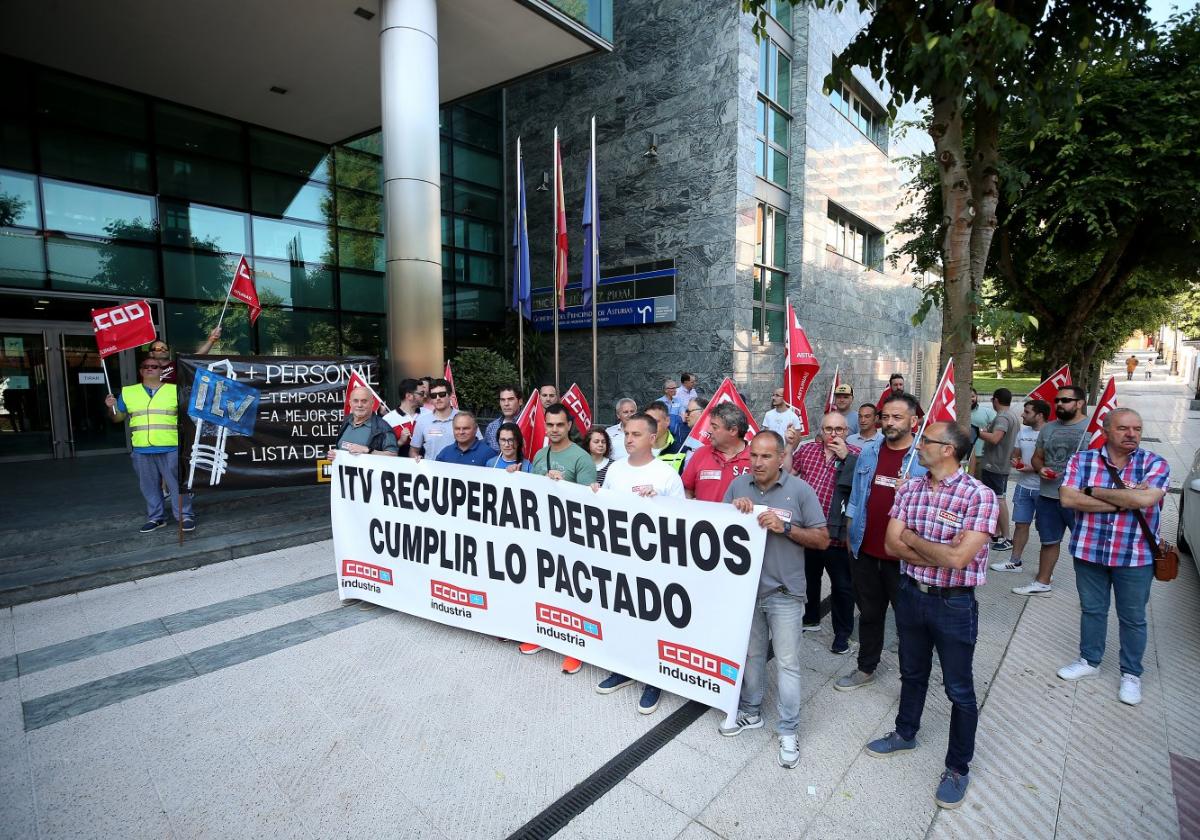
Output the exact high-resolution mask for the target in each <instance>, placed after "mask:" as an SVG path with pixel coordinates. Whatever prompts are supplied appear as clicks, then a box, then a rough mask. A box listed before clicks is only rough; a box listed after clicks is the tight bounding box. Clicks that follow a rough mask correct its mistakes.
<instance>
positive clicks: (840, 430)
mask: <svg viewBox="0 0 1200 840" xmlns="http://www.w3.org/2000/svg"><path fill="white" fill-rule="evenodd" d="M821 431H822V432H824V433H825V434H827V435H844V434H846V432H848V431H850V430H849V429H847V428H846V427H845V426H822V427H821Z"/></svg>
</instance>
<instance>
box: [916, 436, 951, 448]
mask: <svg viewBox="0 0 1200 840" xmlns="http://www.w3.org/2000/svg"><path fill="white" fill-rule="evenodd" d="M927 443H936V444H937V445H938V446H953V445H954V444H953V443H951V442H950V441H948V440H938V439H937V438H931V437H930V436H929V435H921V445H922V446H924V445H925V444H927Z"/></svg>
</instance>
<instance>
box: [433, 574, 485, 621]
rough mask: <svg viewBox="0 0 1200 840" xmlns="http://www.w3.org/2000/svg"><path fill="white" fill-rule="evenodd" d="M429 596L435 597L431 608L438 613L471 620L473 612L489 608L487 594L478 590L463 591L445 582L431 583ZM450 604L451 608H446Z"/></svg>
mask: <svg viewBox="0 0 1200 840" xmlns="http://www.w3.org/2000/svg"><path fill="white" fill-rule="evenodd" d="M429 594H430V595H432V596H433V599H432V600H430V602H429V606H430V607H432V608H433V609H435V610H437V611H438V612H443V613H449V614H450V615H457V616H461V617H462V618H471V617H472V616H473V615H474V613H472V612H471V611H472V610H486V609H487V608H488V602H487V593H486V592H482V591H480V590H477V589H463V588H462V587H461V586H455V585H454V584H453V583H446V582H445V581H444V580H431V581H429ZM446 604H450V606H446Z"/></svg>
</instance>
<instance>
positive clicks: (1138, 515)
mask: <svg viewBox="0 0 1200 840" xmlns="http://www.w3.org/2000/svg"><path fill="white" fill-rule="evenodd" d="M1098 457H1099V458H1100V460H1101V461H1102V462H1103V463H1104V466H1105V467H1107V468H1108V474H1109V475H1111V476H1112V478H1113V481H1115V482H1116V483H1117V487H1116V488H1115V489H1118V490H1119V489H1122V488H1124V487H1125V481H1124V480H1123V479H1122V478H1121V473H1120V472H1119V471H1118V470H1117V468H1116V467H1114V466H1113V465H1112V464H1110V463H1109V462H1108V459H1107V458H1105V457H1104V456H1103V455H1099V456H1098ZM1130 513H1132V514H1133V515H1134V518H1135V519H1137V521H1138V524H1139V525H1141V526H1142V534H1143V535H1144V536H1145V537H1146V542H1147V543H1149V544H1150V555H1151V556H1152V557H1154V558H1156V559H1157V558H1159V557H1162V550H1161V549H1160V548H1159V545H1158V538H1157V537H1156V536H1154V532H1152V531H1151V530H1150V524H1149V523H1148V522H1146V517H1145V516H1143V515H1142V512H1141V510H1139V509H1137V508H1134V509H1133V510H1132V511H1130Z"/></svg>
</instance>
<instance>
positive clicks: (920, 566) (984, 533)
mask: <svg viewBox="0 0 1200 840" xmlns="http://www.w3.org/2000/svg"><path fill="white" fill-rule="evenodd" d="M917 445H918V449H917V453H918V454H917V457H918V458H919V459H920V461H921V463H922V464H924V465H925V467H926V468H927V469H928V470H929V472H928V474H926V475H924V476H921V477H920V478H914V479H910V480H909V481H907V482H905V483H904V484H903V485H901V486H900V487H899V488H898V489H897V490H896V501H895V503H894V504H893V505H892V510H891V521H890V522H889V523H888V529H887V537H886V542H887V550H888V553H889V554H891V555H893V556H895V557H899V558H900V593H899V595H898V596H897V598H896V631H897V635H898V636H899V641H900V709H899V711H898V712H897V714H896V729H895V731H894V732H889V733H888V734H887V735H885V736H883V737H882V738H877V739H876V740H874V741H872V742H870V743H869V744H867V752H868V753H870V754H871V755H875V756H890V755H896V754H897V753H902V752H905V751H907V750H911V749H915V748H916V746H917V730H919V729H920V728H921V713H922V712H923V711H924V709H925V695H926V694H927V693H928V691H929V674H930V672H931V671H932V669H933V652H934V651H935V650H936V651H937V655H938V660H939V661H940V662H941V664H942V682H943V684H944V685H945V687H946V697H947V698H948V699H949V700H950V705H951V710H950V741H949V744H948V745H947V747H946V769H945V771H944V772H943V773H942V776H941V779H940V780H939V782H938V787H937V793H936V795H935V797H934V799H935V801H936V802H937V804H938V806H939V807H942V808H957V807H958V806H959V805H961V804H962V801H963V797H965V796H966V794H967V786H968V785H969V784H970V776H969V775H968V774H969V773H970V763H971V758H972V757H973V756H974V754H975V729H976V727H977V726H978V724H979V706H978V705H977V704H976V701H975V677H974V673H973V670H972V665H973V660H974V657H975V639H976V637H977V635H978V632H979V604H978V603H977V602H976V601H975V587H977V586H982V585H983V583H984V580H985V578H986V575H987V559H988V544H989V543H990V542H991V540H992V534H993V533H994V532H995V530H996V517H997V512H998V511H997V504H996V494H995V493H993V492H992V491H991V490H990V489H988V488H987V487H986V486H985V485H984V484H983V483H982V482H980V481H977V480H976V479H974V478H972V477H971V476H969V475H967V474H966V473H965V472H964V471H963V470H962V468H961V466H960V462H961V461H962V460H963V459H964V458H965V457H966V456H967V455H968V454H969V453H970V451H971V439H970V438H969V437H968V436H967V434H966V433H965V432H963V431H962V430H961V429H960V428H958V426H956V425H954V424H952V423H930V424H929V425H928V426H927V427H926V430H925V434H923V435H922V436H921V438H920V440H918V441H917Z"/></svg>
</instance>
